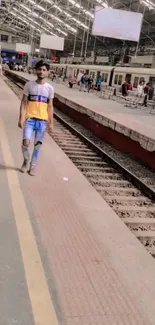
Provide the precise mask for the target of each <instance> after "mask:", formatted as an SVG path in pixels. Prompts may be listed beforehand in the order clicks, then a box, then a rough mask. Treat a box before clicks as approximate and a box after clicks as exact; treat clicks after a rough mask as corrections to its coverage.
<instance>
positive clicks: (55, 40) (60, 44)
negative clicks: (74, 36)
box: [40, 34, 64, 51]
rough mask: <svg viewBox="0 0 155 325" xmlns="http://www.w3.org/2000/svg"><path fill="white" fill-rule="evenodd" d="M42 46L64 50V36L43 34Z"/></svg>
mask: <svg viewBox="0 0 155 325" xmlns="http://www.w3.org/2000/svg"><path fill="white" fill-rule="evenodd" d="M40 47H41V48H43V49H50V50H58V51H63V49H64V37H57V36H51V35H46V34H41V38H40Z"/></svg>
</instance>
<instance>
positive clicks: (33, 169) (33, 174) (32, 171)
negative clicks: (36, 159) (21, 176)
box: [28, 166, 36, 176]
mask: <svg viewBox="0 0 155 325" xmlns="http://www.w3.org/2000/svg"><path fill="white" fill-rule="evenodd" d="M28 173H29V175H30V176H35V174H36V168H35V167H34V166H30V169H29V171H28Z"/></svg>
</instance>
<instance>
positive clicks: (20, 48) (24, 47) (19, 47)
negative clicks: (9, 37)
mask: <svg viewBox="0 0 155 325" xmlns="http://www.w3.org/2000/svg"><path fill="white" fill-rule="evenodd" d="M16 51H17V52H24V53H30V52H31V45H29V44H23V43H16Z"/></svg>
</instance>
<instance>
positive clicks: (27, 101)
mask: <svg viewBox="0 0 155 325" xmlns="http://www.w3.org/2000/svg"><path fill="white" fill-rule="evenodd" d="M35 69H36V74H37V80H35V81H29V82H27V83H26V85H25V87H24V94H23V98H22V101H21V106H20V114H19V122H18V126H19V128H21V129H23V142H22V152H23V158H24V161H23V165H22V167H21V172H23V173H24V172H27V171H28V172H29V174H30V175H32V176H33V175H35V171H36V167H37V164H38V160H39V155H40V149H41V146H42V144H43V141H44V137H45V133H46V130H47V127H48V130H49V132H51V131H52V129H53V98H54V89H53V87H52V86H51V85H50V84H48V83H47V82H46V81H45V78H47V77H48V74H49V70H50V66H49V65H48V64H47V63H46V62H44V61H42V60H41V61H39V62H37V64H36V66H35ZM33 135H35V139H34V150H33V154H32V158H31V162H30V167H29V159H30V156H29V145H30V142H31V140H32V137H33ZM28 167H29V169H28Z"/></svg>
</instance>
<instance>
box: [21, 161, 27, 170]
mask: <svg viewBox="0 0 155 325" xmlns="http://www.w3.org/2000/svg"><path fill="white" fill-rule="evenodd" d="M27 170H28V160H26V159H24V162H23V165H22V167H21V172H22V173H26V172H27Z"/></svg>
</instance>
